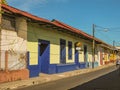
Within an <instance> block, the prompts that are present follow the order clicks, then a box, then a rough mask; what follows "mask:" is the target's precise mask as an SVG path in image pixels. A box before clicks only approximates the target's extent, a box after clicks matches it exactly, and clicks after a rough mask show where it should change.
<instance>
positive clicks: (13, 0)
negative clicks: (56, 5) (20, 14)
mask: <svg viewBox="0 0 120 90" xmlns="http://www.w3.org/2000/svg"><path fill="white" fill-rule="evenodd" d="M7 2H8V4H9V5H12V6H14V7H16V8H19V9H22V10H25V11H30V9H31V8H34V7H36V6H39V5H41V6H42V5H43V4H46V3H47V0H24V1H23V0H7Z"/></svg>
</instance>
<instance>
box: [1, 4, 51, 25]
mask: <svg viewBox="0 0 120 90" xmlns="http://www.w3.org/2000/svg"><path fill="white" fill-rule="evenodd" d="M2 8H3V9H5V10H8V11H11V12H13V13H15V14H20V15H23V16H25V17H28V18H31V19H34V20H37V21H43V22H46V23H51V22H50V21H49V20H47V19H43V18H40V17H37V16H35V15H32V14H30V13H28V12H25V11H22V10H19V9H16V8H14V7H11V6H8V5H5V4H2Z"/></svg>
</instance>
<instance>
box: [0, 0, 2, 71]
mask: <svg viewBox="0 0 120 90" xmlns="http://www.w3.org/2000/svg"><path fill="white" fill-rule="evenodd" d="M1 4H2V0H0V69H1V53H2V52H1V19H2V10H1Z"/></svg>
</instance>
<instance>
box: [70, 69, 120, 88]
mask: <svg viewBox="0 0 120 90" xmlns="http://www.w3.org/2000/svg"><path fill="white" fill-rule="evenodd" d="M70 90H120V75H119V73H118V71H117V70H116V71H113V72H111V73H108V74H106V75H104V76H101V77H99V78H96V79H94V80H92V81H89V82H87V83H84V84H82V85H79V86H77V87H74V88H72V89H70Z"/></svg>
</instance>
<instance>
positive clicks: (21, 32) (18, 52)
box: [0, 17, 27, 70]
mask: <svg viewBox="0 0 120 90" xmlns="http://www.w3.org/2000/svg"><path fill="white" fill-rule="evenodd" d="M26 39H27V23H26V19H24V18H22V17H18V18H16V30H6V29H2V30H1V44H0V48H1V58H0V59H1V60H0V61H1V68H2V69H4V68H5V52H6V51H8V68H9V69H10V70H16V69H23V68H26V66H25V65H23V64H22V65H23V66H22V65H20V64H18V63H20V62H23V63H24V64H25V63H26V62H25V55H26V51H27V47H26V43H27V40H26Z"/></svg>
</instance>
